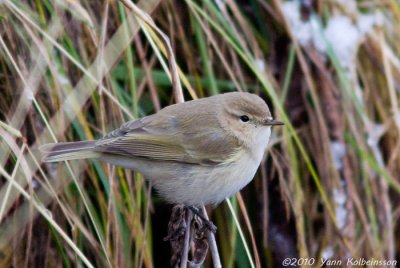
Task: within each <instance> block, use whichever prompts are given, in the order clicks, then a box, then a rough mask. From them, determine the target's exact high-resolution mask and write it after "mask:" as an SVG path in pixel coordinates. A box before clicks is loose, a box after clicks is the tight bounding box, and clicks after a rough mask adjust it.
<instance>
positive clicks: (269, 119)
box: [261, 117, 284, 126]
mask: <svg viewBox="0 0 400 268" xmlns="http://www.w3.org/2000/svg"><path fill="white" fill-rule="evenodd" d="M261 125H263V126H281V125H284V123H283V122H282V121H278V120H275V119H273V118H272V117H267V118H264V119H263V120H261Z"/></svg>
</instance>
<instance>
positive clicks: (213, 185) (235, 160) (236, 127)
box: [41, 92, 283, 206]
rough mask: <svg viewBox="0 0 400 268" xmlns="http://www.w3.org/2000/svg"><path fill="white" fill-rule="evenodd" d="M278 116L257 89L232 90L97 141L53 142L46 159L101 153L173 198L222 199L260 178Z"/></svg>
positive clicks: (210, 201) (187, 200)
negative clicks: (248, 91)
mask: <svg viewBox="0 0 400 268" xmlns="http://www.w3.org/2000/svg"><path fill="white" fill-rule="evenodd" d="M274 125H283V123H282V122H280V121H277V120H274V119H273V118H272V117H271V113H270V111H269V109H268V106H267V104H266V103H265V102H264V101H263V100H262V99H261V98H260V97H258V96H257V95H254V94H250V93H241V92H235V93H226V94H220V95H216V96H212V97H208V98H203V99H199V100H193V101H188V102H184V103H179V104H175V105H171V106H168V107H166V108H164V109H162V110H160V111H159V112H158V113H156V114H153V115H150V116H146V117H143V118H141V119H137V120H133V121H129V122H127V123H125V124H123V125H122V126H121V127H120V128H119V129H116V130H114V131H112V132H110V133H109V134H107V135H106V136H104V137H103V138H102V139H100V140H97V141H81V142H66V143H57V144H46V145H43V146H42V147H41V150H42V151H43V152H44V153H45V155H44V161H46V162H56V161H64V160H73V159H85V158H98V159H100V160H103V161H105V162H108V163H111V164H115V165H118V166H121V167H124V168H129V169H133V170H136V171H139V172H141V173H142V174H143V175H144V177H145V178H147V179H148V180H150V181H151V182H152V183H153V185H154V187H155V188H156V189H157V190H158V191H159V193H160V194H161V196H163V197H164V198H165V199H166V200H167V201H169V202H171V203H176V204H185V205H188V206H200V205H207V204H217V203H219V202H221V201H223V200H224V199H225V198H226V197H229V196H231V195H233V194H234V193H236V192H238V191H239V190H240V189H242V188H243V187H244V186H246V185H247V184H248V183H249V182H250V181H251V180H252V179H253V177H254V174H255V173H256V171H257V168H258V166H259V165H260V163H261V160H262V157H263V155H264V153H265V150H266V148H267V144H268V141H269V138H270V135H271V126H274Z"/></svg>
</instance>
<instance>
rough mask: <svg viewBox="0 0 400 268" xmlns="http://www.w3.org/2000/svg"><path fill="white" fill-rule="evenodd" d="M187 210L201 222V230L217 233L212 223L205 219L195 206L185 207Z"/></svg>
mask: <svg viewBox="0 0 400 268" xmlns="http://www.w3.org/2000/svg"><path fill="white" fill-rule="evenodd" d="M187 208H188V209H190V210H191V211H192V212H193V214H194V215H195V216H197V217H198V218H200V220H201V221H202V222H203V225H204V226H203V228H206V229H207V230H209V231H211V232H213V233H214V234H215V233H216V232H217V226H215V224H214V223H213V222H212V221H210V220H208V219H206V218H205V217H204V216H203V213H202V212H201V211H200V209H199V208H197V207H195V206H187Z"/></svg>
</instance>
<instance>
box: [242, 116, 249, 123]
mask: <svg viewBox="0 0 400 268" xmlns="http://www.w3.org/2000/svg"><path fill="white" fill-rule="evenodd" d="M240 120H241V121H242V122H248V121H249V120H250V118H249V117H248V116H247V115H242V116H241V117H240Z"/></svg>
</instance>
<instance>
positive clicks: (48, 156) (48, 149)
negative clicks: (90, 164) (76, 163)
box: [39, 141, 101, 162]
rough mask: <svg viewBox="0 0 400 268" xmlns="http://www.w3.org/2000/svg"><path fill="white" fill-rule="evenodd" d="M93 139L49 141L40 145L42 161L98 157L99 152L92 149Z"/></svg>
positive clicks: (93, 145) (93, 146)
mask: <svg viewBox="0 0 400 268" xmlns="http://www.w3.org/2000/svg"><path fill="white" fill-rule="evenodd" d="M94 148H95V141H79V142H61V143H49V144H45V145H42V146H40V148H39V149H40V150H41V151H42V152H43V161H44V162H58V161H65V160H74V159H86V158H98V157H100V155H101V153H99V152H96V151H94V150H93V149H94Z"/></svg>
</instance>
